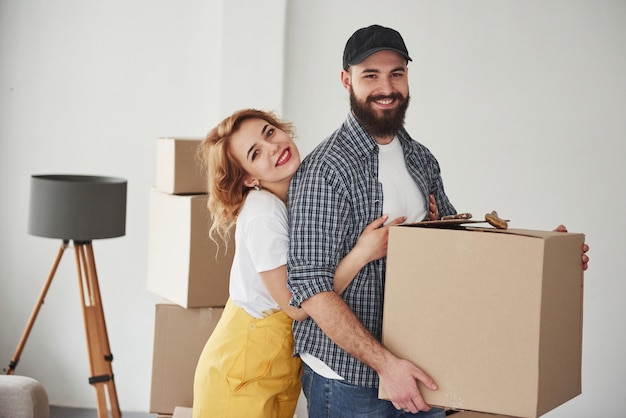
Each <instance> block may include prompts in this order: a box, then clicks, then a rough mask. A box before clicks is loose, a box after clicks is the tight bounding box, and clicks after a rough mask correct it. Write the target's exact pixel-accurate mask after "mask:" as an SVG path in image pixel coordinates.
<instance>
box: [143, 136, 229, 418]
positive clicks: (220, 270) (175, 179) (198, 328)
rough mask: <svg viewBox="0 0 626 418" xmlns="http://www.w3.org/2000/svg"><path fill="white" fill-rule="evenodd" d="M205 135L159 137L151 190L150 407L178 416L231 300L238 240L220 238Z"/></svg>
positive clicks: (189, 399)
mask: <svg viewBox="0 0 626 418" xmlns="http://www.w3.org/2000/svg"><path fill="white" fill-rule="evenodd" d="M200 143H201V140H200V139H178V138H159V139H158V140H157V164H156V165H157V172H156V186H155V187H153V188H152V189H151V190H150V216H149V240H148V279H147V288H148V290H149V291H151V292H153V293H155V294H157V295H159V296H161V297H162V298H164V301H163V302H162V303H158V304H157V305H156V309H155V333H154V353H153V365H152V387H151V397H150V412H151V413H156V414H158V415H159V416H172V415H173V414H174V412H175V409H176V408H177V407H178V408H191V406H192V400H193V377H194V372H195V367H196V363H197V360H198V357H199V355H200V352H201V351H202V348H203V347H204V344H205V342H206V340H207V339H208V337H209V336H210V335H211V332H212V331H213V329H214V328H215V325H216V324H217V321H218V320H219V318H220V316H221V314H222V311H223V307H224V305H225V304H226V301H227V299H228V284H229V274H230V267H231V264H232V258H233V254H234V243H233V242H230V243H228V245H227V246H226V245H224V244H220V245H219V246H218V245H216V243H215V242H213V241H212V240H211V239H210V238H209V235H208V229H209V224H210V213H209V211H208V209H207V194H206V185H205V182H204V176H203V175H202V172H201V171H200V166H199V164H198V159H197V156H196V154H197V151H198V149H199V146H200Z"/></svg>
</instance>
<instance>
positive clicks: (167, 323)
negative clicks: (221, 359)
mask: <svg viewBox="0 0 626 418" xmlns="http://www.w3.org/2000/svg"><path fill="white" fill-rule="evenodd" d="M223 311H224V309H223V308H194V309H184V308H182V307H180V306H178V305H176V304H173V303H158V304H156V307H155V315H156V316H155V325H154V353H153V359H152V385H151V391H150V413H155V414H164V415H171V414H173V413H174V410H175V409H176V407H186V408H191V407H192V406H193V405H192V403H193V379H194V374H195V371H196V364H197V363H198V358H199V357H200V353H201V352H202V349H203V348H204V344H205V343H206V341H207V340H208V338H209V336H210V335H211V333H212V332H213V330H214V329H215V326H216V325H217V322H218V321H219V319H220V317H221V316H222V312H223Z"/></svg>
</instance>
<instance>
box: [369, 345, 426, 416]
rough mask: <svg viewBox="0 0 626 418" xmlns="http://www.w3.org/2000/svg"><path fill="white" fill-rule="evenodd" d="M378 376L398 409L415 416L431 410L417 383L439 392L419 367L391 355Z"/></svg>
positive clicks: (381, 384)
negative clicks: (420, 412)
mask: <svg viewBox="0 0 626 418" xmlns="http://www.w3.org/2000/svg"><path fill="white" fill-rule="evenodd" d="M378 375H379V376H380V386H381V387H382V388H383V390H384V391H385V393H386V394H387V396H388V398H389V400H390V401H391V403H393V406H395V407H396V409H398V410H403V411H405V412H411V413H413V414H415V413H417V412H419V411H428V410H430V406H429V405H428V404H426V402H425V401H424V398H422V394H421V393H420V390H419V388H418V386H417V381H418V380H419V381H420V382H422V383H423V384H424V385H426V387H428V388H430V389H432V390H437V384H436V383H435V381H434V380H433V379H432V378H431V377H430V376H428V375H427V374H426V373H424V371H422V370H421V369H420V368H419V367H417V366H416V365H414V364H413V363H411V362H410V361H407V360H403V359H399V358H397V357H394V356H393V355H391V353H389V356H388V360H387V362H386V366H385V367H384V368H383V369H382V370H381V371H379V373H378Z"/></svg>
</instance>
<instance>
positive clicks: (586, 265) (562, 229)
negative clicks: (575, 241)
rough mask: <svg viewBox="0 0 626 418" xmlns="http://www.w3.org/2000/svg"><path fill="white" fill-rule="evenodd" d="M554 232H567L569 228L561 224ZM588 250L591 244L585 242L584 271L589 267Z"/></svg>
mask: <svg viewBox="0 0 626 418" xmlns="http://www.w3.org/2000/svg"><path fill="white" fill-rule="evenodd" d="M554 232H567V228H566V227H565V225H559V226H557V227H556V228H555V229H554ZM587 251H589V246H588V245H587V244H584V243H583V257H582V260H583V271H585V270H587V268H588V267H589V256H588V255H587Z"/></svg>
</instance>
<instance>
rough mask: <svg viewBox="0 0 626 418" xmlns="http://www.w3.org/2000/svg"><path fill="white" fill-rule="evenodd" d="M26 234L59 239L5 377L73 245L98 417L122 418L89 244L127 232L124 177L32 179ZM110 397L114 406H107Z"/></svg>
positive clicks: (90, 380)
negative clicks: (55, 275)
mask: <svg viewBox="0 0 626 418" xmlns="http://www.w3.org/2000/svg"><path fill="white" fill-rule="evenodd" d="M30 186H31V190H30V205H29V218H28V232H29V234H31V235H35V236H39V237H46V238H58V239H61V240H62V242H61V247H60V248H59V251H58V253H57V256H56V258H55V260H54V263H53V265H52V269H51V270H50V273H49V275H48V278H47V279H46V281H45V283H44V286H43V289H42V290H41V293H40V295H39V299H38V300H37V302H36V304H35V307H34V309H33V311H32V313H31V316H30V318H29V320H28V323H27V325H26V328H25V329H24V333H23V334H22V338H21V339H20V342H19V343H18V345H17V348H16V350H15V354H14V355H13V358H12V359H11V362H10V363H9V367H8V369H7V374H13V372H14V370H15V367H16V366H17V363H18V362H19V360H20V355H21V353H22V350H23V349H24V345H25V344H26V340H27V339H28V335H29V334H30V331H31V329H32V327H33V324H34V322H35V319H36V318H37V314H38V313H39V309H40V308H41V305H42V304H43V302H44V299H45V297H46V294H47V292H48V288H49V287H50V284H51V283H52V279H53V278H54V274H55V272H56V269H57V267H58V265H59V262H60V261H61V257H62V256H63V253H64V252H65V249H66V248H68V246H69V244H70V241H72V242H73V244H74V245H73V246H74V254H75V256H76V271H77V274H78V285H79V290H80V298H81V305H82V311H83V319H84V323H85V337H86V340H87V354H88V357H89V366H90V373H91V376H90V377H89V383H90V384H91V385H93V386H94V388H95V390H96V397H97V401H98V417H99V418H104V417H108V416H109V413H108V411H109V410H110V411H111V414H112V416H113V417H114V418H118V417H121V412H120V408H119V405H118V400H117V392H116V390H115V382H114V380H113V368H112V366H111V362H112V361H113V355H112V354H111V349H110V347H109V338H108V335H107V329H106V323H105V320H104V311H103V309H102V299H101V297H100V287H99V285H98V275H97V273H96V264H95V259H94V254H93V247H92V245H91V241H92V240H94V239H103V238H113V237H119V236H122V235H124V234H125V233H126V186H127V182H126V180H125V179H121V178H116V177H100V176H82V175H33V176H32V177H31V184H30ZM107 396H108V401H109V403H110V408H108V407H107Z"/></svg>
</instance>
